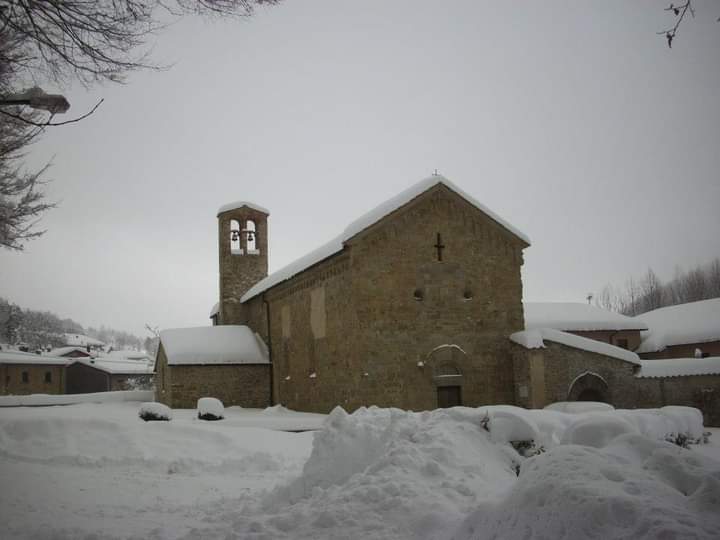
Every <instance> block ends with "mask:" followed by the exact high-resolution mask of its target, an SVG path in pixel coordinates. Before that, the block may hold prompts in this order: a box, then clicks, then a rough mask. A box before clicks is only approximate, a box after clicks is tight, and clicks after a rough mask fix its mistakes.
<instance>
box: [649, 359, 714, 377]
mask: <svg viewBox="0 0 720 540" xmlns="http://www.w3.org/2000/svg"><path fill="white" fill-rule="evenodd" d="M640 362H641V363H642V367H641V368H640V371H639V372H638V373H636V374H635V376H636V377H687V376H690V375H720V356H711V357H708V358H667V359H663V360H640Z"/></svg>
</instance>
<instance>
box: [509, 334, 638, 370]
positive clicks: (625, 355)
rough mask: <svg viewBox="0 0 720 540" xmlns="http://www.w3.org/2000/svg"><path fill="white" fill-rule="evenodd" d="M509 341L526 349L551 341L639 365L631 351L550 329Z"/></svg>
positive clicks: (514, 335) (512, 338)
mask: <svg viewBox="0 0 720 540" xmlns="http://www.w3.org/2000/svg"><path fill="white" fill-rule="evenodd" d="M510 340H511V341H513V342H514V343H517V344H518V345H522V346H523V347H525V348H526V349H540V348H544V347H545V340H547V341H553V342H555V343H560V344H562V345H567V346H568V347H573V348H574V349H581V350H583V351H588V352H594V353H597V354H603V355H605V356H610V357H612V358H617V359H618V360H623V361H625V362H630V363H631V364H636V365H638V366H639V365H641V362H640V358H639V357H638V355H637V354H635V353H634V352H632V351H628V350H626V349H622V348H620V347H616V346H615V345H610V344H608V343H602V342H600V341H595V340H594V339H589V338H584V337H580V336H576V335H574V334H568V333H567V332H561V331H560V330H555V329H552V328H535V329H533V330H525V331H523V332H516V333H514V334H512V335H511V336H510Z"/></svg>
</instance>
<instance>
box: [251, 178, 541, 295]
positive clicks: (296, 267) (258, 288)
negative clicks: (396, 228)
mask: <svg viewBox="0 0 720 540" xmlns="http://www.w3.org/2000/svg"><path fill="white" fill-rule="evenodd" d="M438 184H442V185H444V186H445V187H447V188H448V189H450V190H451V191H453V192H455V193H457V194H458V195H459V196H460V197H462V198H463V199H465V200H466V201H467V202H469V203H470V204H472V205H473V206H475V207H476V208H477V209H478V210H480V211H481V212H483V213H484V214H486V215H487V216H488V217H490V218H491V219H492V220H494V221H495V222H497V223H498V224H499V225H500V226H502V227H504V228H505V229H507V230H508V231H510V232H511V233H512V234H514V235H515V236H517V237H519V238H520V239H521V240H523V241H524V242H526V243H527V244H530V238H528V236H527V235H525V234H524V233H523V232H522V231H520V230H519V229H516V228H515V227H513V226H512V225H510V223H508V222H507V221H505V220H504V219H502V218H501V217H500V216H498V215H497V214H495V213H494V212H493V211H492V210H490V209H489V208H487V207H486V206H484V205H483V204H481V203H480V202H478V201H477V200H476V199H474V198H473V197H471V196H470V195H468V194H467V193H465V192H464V191H463V190H461V189H460V188H459V187H457V186H456V185H455V184H453V183H452V182H451V181H450V180H448V179H447V178H445V177H444V176H440V175H434V176H431V177H429V178H426V179H424V180H421V181H420V182H418V183H416V184H414V185H412V186H410V187H409V188H408V189H406V190H405V191H402V192H400V193H399V194H397V195H395V196H394V197H392V198H391V199H388V200H387V201H385V202H384V203H382V204H380V205H379V206H377V207H375V208H374V209H372V210H370V211H369V212H367V213H365V214H363V215H362V216H360V217H359V218H358V219H356V220H355V221H353V222H352V223H350V224H349V225H348V226H347V227H345V230H344V231H343V232H342V234H340V235H339V236H336V237H335V238H333V239H332V240H330V241H329V242H327V243H326V244H323V245H322V246H320V247H319V248H317V249H315V250H314V251H311V252H310V253H308V254H307V255H305V256H303V257H301V258H300V259H297V260H296V261H294V262H292V263H290V264H289V265H287V266H285V267H283V268H281V269H280V270H278V271H276V272H273V273H272V274H270V275H269V276H267V277H266V278H264V279H262V280H261V281H259V282H258V283H256V284H255V285H254V286H253V287H251V288H250V289H249V290H248V291H247V292H246V293H245V294H244V295H243V296H242V298H241V299H240V301H241V302H246V301H248V300H250V299H251V298H253V297H254V296H257V295H258V294H260V293H262V292H264V291H266V290H267V289H269V288H271V287H273V286H275V285H277V284H278V283H281V282H283V281H285V280H287V279H290V278H291V277H293V276H294V275H296V274H299V273H300V272H302V271H303V270H305V269H307V268H309V267H310V266H312V265H314V264H317V263H319V262H321V261H322V260H324V259H327V258H328V257H330V256H331V255H334V254H335V253H337V252H339V251H342V249H343V246H344V244H345V242H347V241H348V240H350V239H351V238H352V237H354V236H355V235H357V234H358V233H360V232H362V231H364V230H365V229H367V228H368V227H370V226H371V225H374V224H375V223H377V222H378V221H380V220H381V219H382V218H384V217H385V216H387V215H389V214H391V213H392V212H394V211H395V210H398V209H399V208H401V207H402V206H405V205H406V204H407V203H409V202H410V201H412V200H413V199H415V198H416V197H418V196H420V195H422V194H423V193H425V192H426V191H427V190H429V189H430V188H432V187H434V186H436V185H438Z"/></svg>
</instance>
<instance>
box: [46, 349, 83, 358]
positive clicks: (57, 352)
mask: <svg viewBox="0 0 720 540" xmlns="http://www.w3.org/2000/svg"><path fill="white" fill-rule="evenodd" d="M72 352H79V353H82V356H92V355H91V354H90V353H89V352H87V349H85V348H83V347H57V348H55V349H53V350H52V351H50V352H49V353H47V356H66V355H68V354H70V353H72Z"/></svg>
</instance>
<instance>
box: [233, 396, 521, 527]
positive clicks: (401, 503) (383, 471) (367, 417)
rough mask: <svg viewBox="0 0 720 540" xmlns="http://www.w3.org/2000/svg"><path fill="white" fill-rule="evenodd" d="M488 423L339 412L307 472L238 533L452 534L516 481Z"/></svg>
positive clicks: (318, 439)
mask: <svg viewBox="0 0 720 540" xmlns="http://www.w3.org/2000/svg"><path fill="white" fill-rule="evenodd" d="M484 417H485V411H482V410H479V409H469V408H463V407H458V408H454V409H448V410H437V411H432V412H423V413H415V412H406V411H401V410H398V409H378V408H375V407H371V408H369V409H365V408H362V409H359V410H357V411H355V412H354V413H353V414H350V415H349V414H347V413H346V412H345V411H343V410H342V409H340V408H336V409H335V410H334V411H333V412H332V414H331V415H330V416H329V417H328V419H327V422H326V424H325V426H324V429H323V430H322V431H319V432H317V433H316V434H315V439H314V442H313V450H312V454H311V455H310V458H309V459H308V461H307V463H306V465H305V468H304V470H303V474H302V475H301V476H300V477H299V478H298V479H296V480H295V481H294V482H292V483H291V484H289V485H288V486H286V487H284V488H279V489H278V490H276V491H274V492H273V493H271V494H270V495H269V496H268V497H267V499H266V500H265V501H262V502H261V503H259V506H261V507H262V509H263V512H266V513H267V514H268V515H267V516H266V517H265V518H264V519H263V520H260V519H253V521H252V522H251V523H249V524H246V525H245V526H244V527H240V528H236V529H234V530H233V531H232V533H233V534H234V535H236V536H237V537H240V538H244V537H249V536H250V535H251V533H254V534H256V535H259V536H263V537H267V538H293V539H295V538H307V539H310V538H312V539H331V538H332V539H334V538H363V539H383V540H385V539H408V538H443V537H446V536H447V535H448V531H450V530H453V529H454V528H455V526H456V524H457V523H458V522H459V521H460V520H461V519H462V518H463V516H464V515H466V514H467V512H468V511H469V510H470V508H472V507H473V505H475V504H477V502H478V501H480V500H482V499H483V498H484V497H487V496H494V495H495V494H497V493H501V492H503V491H504V490H506V489H509V487H510V485H511V484H512V483H513V482H514V481H515V479H516V474H515V471H514V463H513V457H512V455H511V454H510V453H509V452H508V451H507V448H509V447H505V445H496V444H494V443H492V442H491V441H490V438H489V434H488V432H487V431H485V430H484V429H483V428H482V425H481V422H482V420H483V418H484ZM510 452H513V451H512V449H511V448H510ZM515 456H517V454H515ZM518 459H519V458H518ZM248 515H252V516H257V513H256V511H255V510H253V509H250V511H249V514H248Z"/></svg>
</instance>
